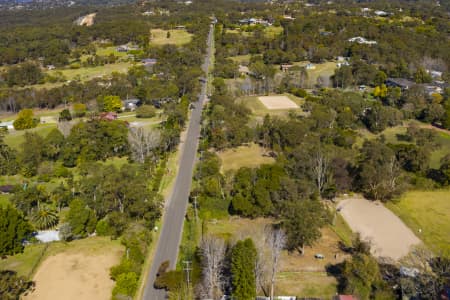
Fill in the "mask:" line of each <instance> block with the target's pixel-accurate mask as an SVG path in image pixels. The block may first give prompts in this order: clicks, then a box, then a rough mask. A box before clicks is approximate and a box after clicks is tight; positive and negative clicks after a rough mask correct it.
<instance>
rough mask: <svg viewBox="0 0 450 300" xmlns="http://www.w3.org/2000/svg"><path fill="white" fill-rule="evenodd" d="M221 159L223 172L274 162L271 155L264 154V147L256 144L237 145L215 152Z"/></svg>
mask: <svg viewBox="0 0 450 300" xmlns="http://www.w3.org/2000/svg"><path fill="white" fill-rule="evenodd" d="M217 154H218V155H219V157H220V159H221V160H222V169H221V171H222V172H223V173H225V172H227V171H229V170H238V169H239V168H242V167H249V168H256V167H258V166H260V165H263V164H271V163H274V162H275V160H274V159H273V158H272V157H269V156H267V155H264V149H263V148H262V147H260V146H258V145H257V144H254V143H252V144H250V145H248V146H239V147H237V148H235V149H227V150H225V151H222V152H219V153H217Z"/></svg>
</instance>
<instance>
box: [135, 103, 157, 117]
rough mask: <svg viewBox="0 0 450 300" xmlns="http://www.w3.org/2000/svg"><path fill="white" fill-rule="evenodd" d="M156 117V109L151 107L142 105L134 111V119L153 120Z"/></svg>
mask: <svg viewBox="0 0 450 300" xmlns="http://www.w3.org/2000/svg"><path fill="white" fill-rule="evenodd" d="M154 116H156V109H155V108H154V107H153V106H151V105H142V106H140V107H138V108H137V109H136V118H153V117H154Z"/></svg>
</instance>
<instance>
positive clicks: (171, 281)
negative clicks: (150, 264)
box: [154, 271, 184, 291]
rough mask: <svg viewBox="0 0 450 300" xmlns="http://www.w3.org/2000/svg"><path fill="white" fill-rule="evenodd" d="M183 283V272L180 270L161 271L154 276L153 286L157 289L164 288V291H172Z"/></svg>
mask: <svg viewBox="0 0 450 300" xmlns="http://www.w3.org/2000/svg"><path fill="white" fill-rule="evenodd" d="M183 284H184V274H183V272H182V271H169V272H163V273H161V274H160V275H159V276H158V277H156V280H155V283H154V287H155V288H157V289H165V290H166V291H171V290H172V291H174V290H177V289H179V288H180V286H182V285H183Z"/></svg>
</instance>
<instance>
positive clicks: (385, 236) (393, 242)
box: [338, 197, 421, 260]
mask: <svg viewBox="0 0 450 300" xmlns="http://www.w3.org/2000/svg"><path fill="white" fill-rule="evenodd" d="M338 209H340V213H341V215H342V216H343V217H344V219H345V220H346V221H347V223H348V225H349V226H350V227H351V228H352V230H353V231H354V232H359V233H360V234H361V236H362V238H363V239H365V240H369V241H370V242H371V245H372V254H373V255H375V256H378V257H389V258H392V259H394V260H398V259H400V258H402V257H403V256H405V255H407V254H408V252H409V251H410V249H411V246H413V245H417V244H420V243H421V241H420V240H419V239H418V238H417V237H416V236H415V235H414V233H413V232H412V231H411V229H409V228H408V227H407V226H406V225H405V224H404V223H403V222H402V221H401V220H400V219H399V218H398V217H397V216H396V215H395V214H393V213H392V212H391V211H390V210H389V209H387V208H386V207H384V205H382V204H381V203H378V202H371V201H369V200H365V199H363V198H358V197H353V198H348V199H344V200H342V201H341V202H340V203H339V206H338Z"/></svg>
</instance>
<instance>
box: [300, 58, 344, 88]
mask: <svg viewBox="0 0 450 300" xmlns="http://www.w3.org/2000/svg"><path fill="white" fill-rule="evenodd" d="M307 64H308V62H307V61H302V62H296V63H294V65H296V66H300V67H305V66H306V65H307ZM314 66H315V68H314V69H310V70H306V72H307V73H308V80H307V83H308V84H307V85H308V86H309V87H313V86H314V85H315V84H317V79H318V78H319V76H321V77H323V78H324V79H325V82H324V84H325V86H327V85H329V84H331V80H330V77H331V76H332V75H333V74H334V71H335V70H336V68H337V66H336V63H335V62H332V61H329V62H325V63H321V64H314Z"/></svg>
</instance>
